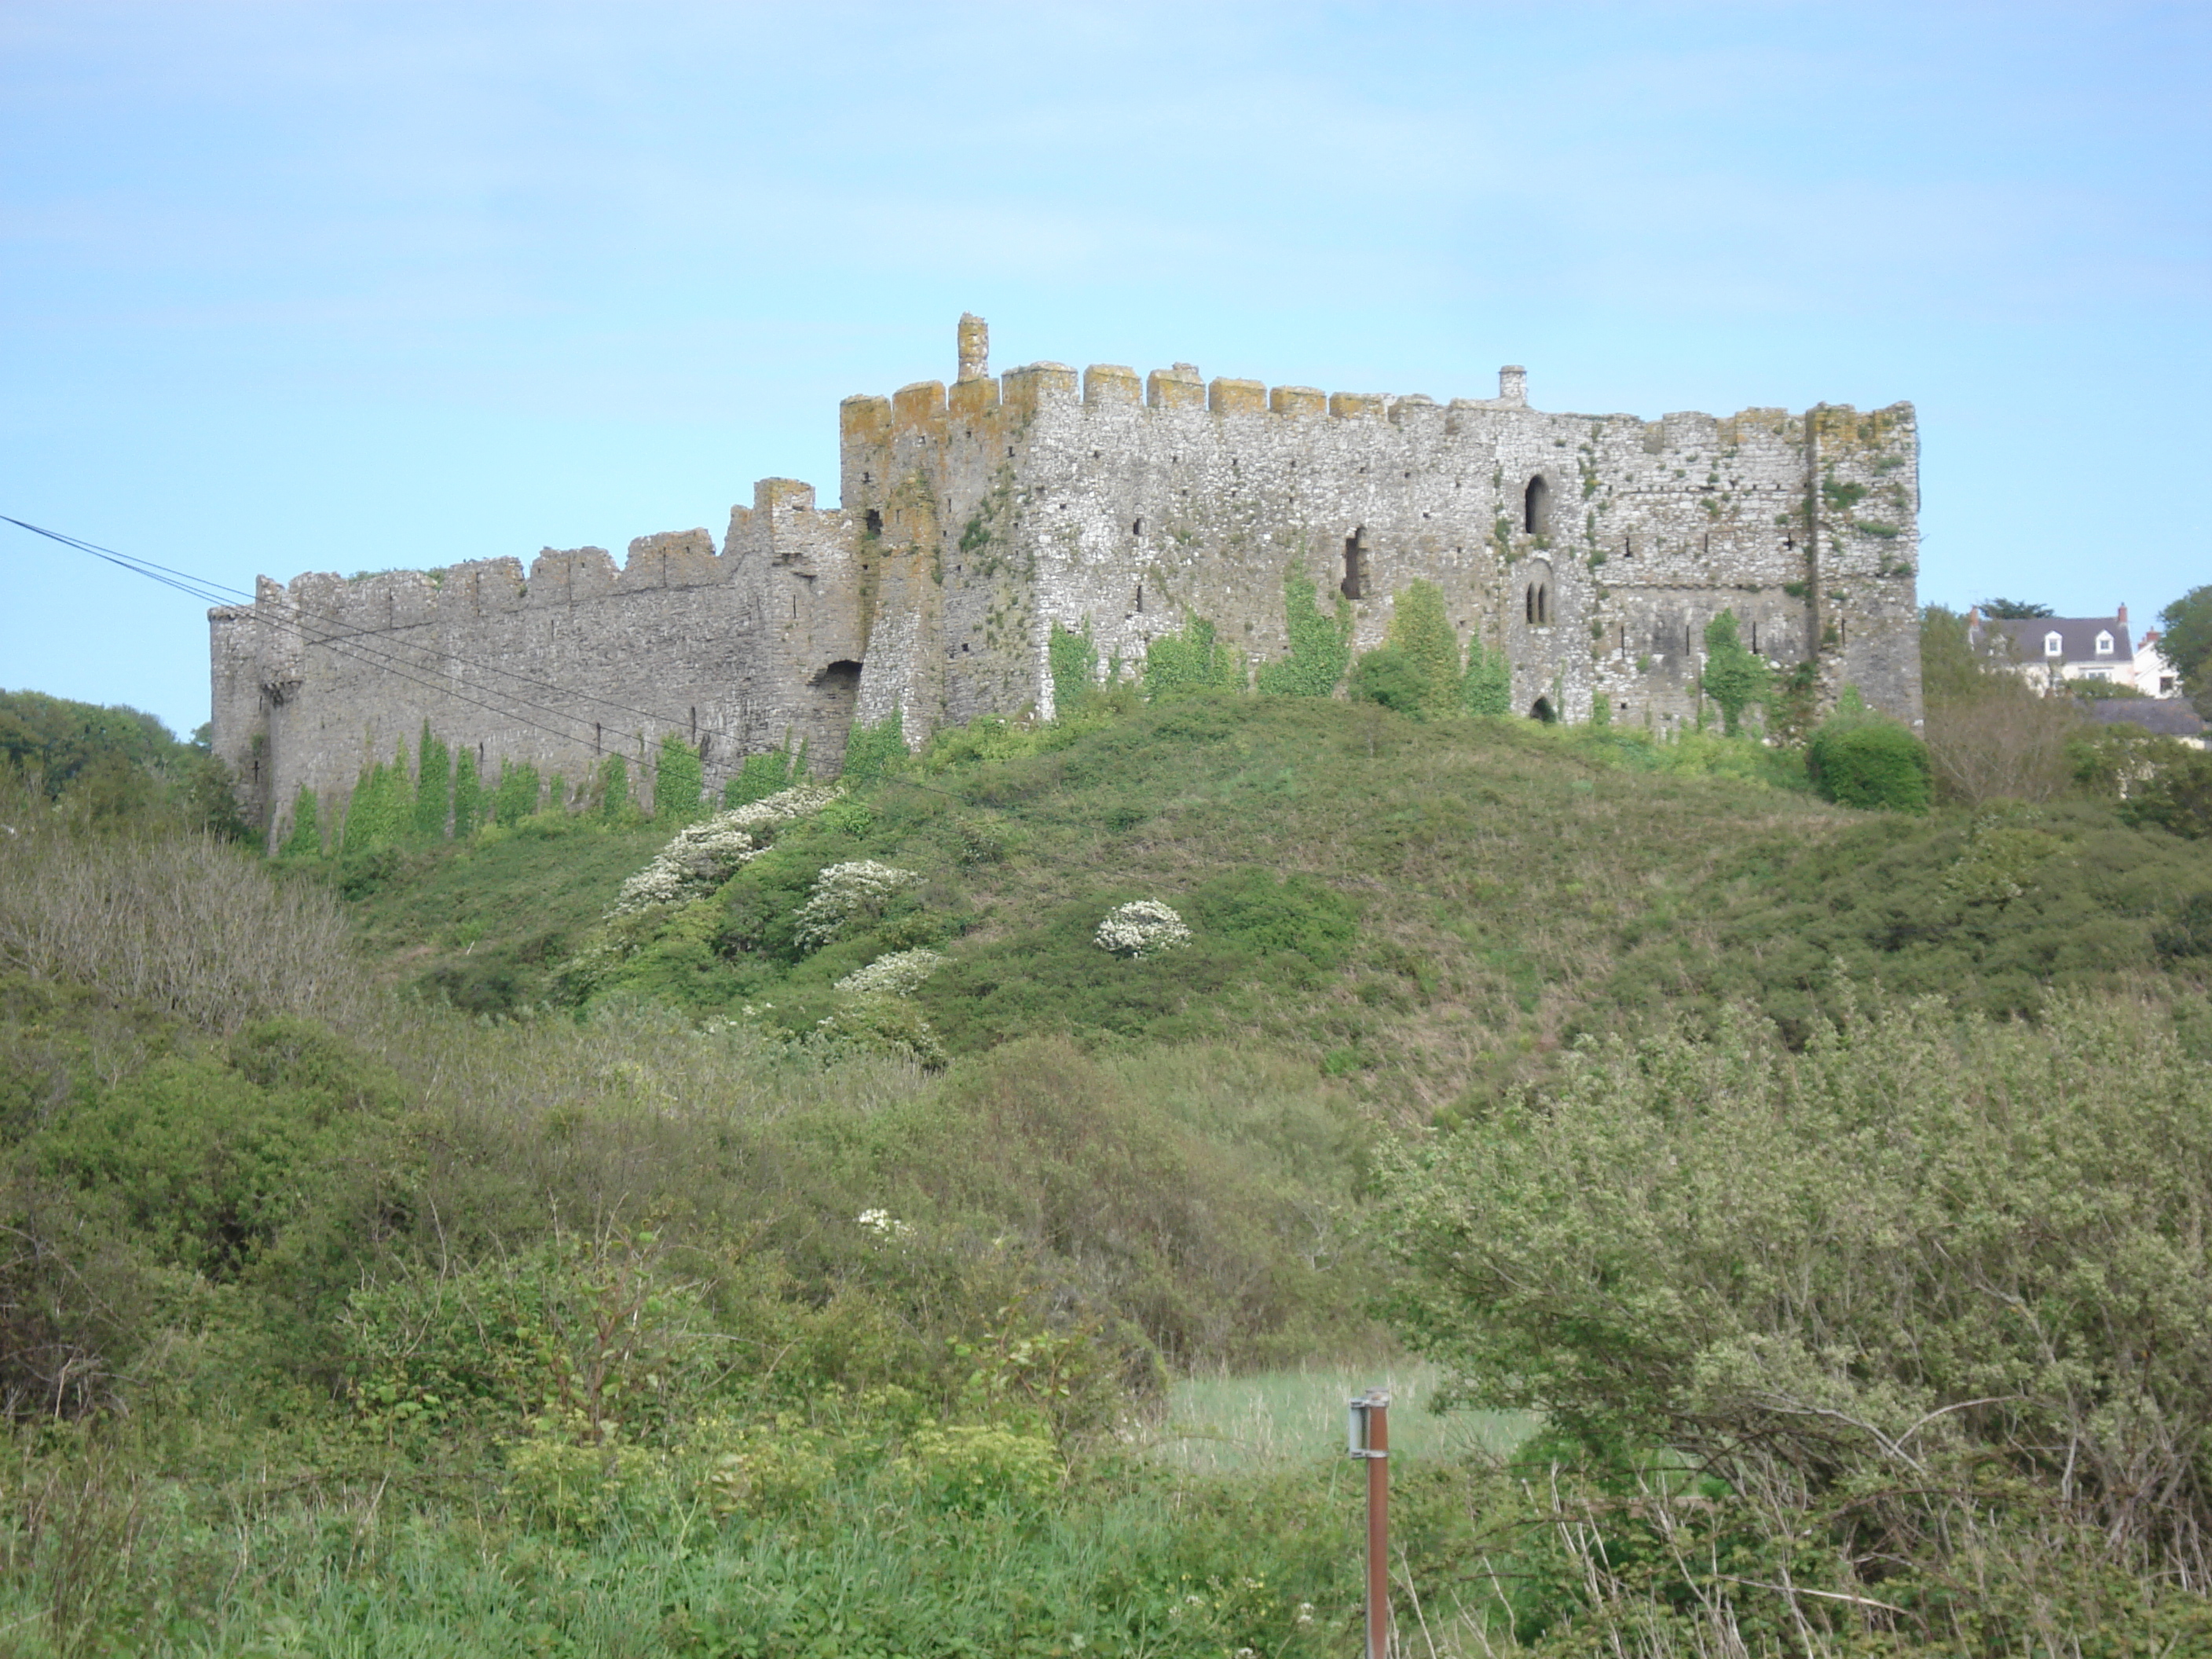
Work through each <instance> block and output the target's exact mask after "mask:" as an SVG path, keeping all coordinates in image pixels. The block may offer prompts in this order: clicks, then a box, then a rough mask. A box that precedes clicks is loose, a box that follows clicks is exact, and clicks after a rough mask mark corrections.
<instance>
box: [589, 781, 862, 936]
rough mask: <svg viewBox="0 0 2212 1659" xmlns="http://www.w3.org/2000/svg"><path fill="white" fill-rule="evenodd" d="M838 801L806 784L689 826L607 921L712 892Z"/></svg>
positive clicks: (618, 900)
mask: <svg viewBox="0 0 2212 1659" xmlns="http://www.w3.org/2000/svg"><path fill="white" fill-rule="evenodd" d="M837 798H838V788H837V787H836V786H835V785H830V784H802V785H800V786H799V787H798V788H796V789H787V790H784V791H783V792H782V793H780V794H775V795H770V796H769V797H768V798H767V799H764V800H757V801H753V802H750V803H749V804H748V805H744V806H740V807H737V808H735V809H734V810H732V811H727V812H718V813H716V814H715V815H714V817H711V818H708V819H707V820H706V821H705V822H704V823H693V824H687V825H686V826H685V827H684V829H681V830H679V831H678V832H677V836H676V838H675V839H674V840H673V841H671V842H669V843H668V845H667V846H665V847H664V848H661V849H660V851H659V853H657V854H654V855H653V862H652V863H650V864H648V865H647V866H645V868H644V869H642V870H641V871H639V872H637V873H636V874H635V875H634V876H632V877H631V878H629V880H628V881H626V882H624V883H623V884H622V890H621V891H620V892H619V893H617V895H616V896H615V903H614V908H613V909H612V910H611V911H609V912H608V915H615V916H619V915H629V914H630V913H632V912H635V911H639V910H647V909H651V908H654V907H656V906H660V905H669V904H683V903H686V902H690V900H692V899H695V898H697V897H698V896H700V895H701V894H702V893H708V892H711V891H713V890H714V889H715V888H717V887H719V886H720V885H721V884H723V883H724V882H726V881H727V880H728V879H729V878H730V877H731V875H732V873H733V872H735V871H736V870H737V869H738V867H739V866H742V865H744V864H745V863H747V862H748V861H750V860H752V859H755V858H757V857H758V856H759V855H760V854H761V853H762V852H763V850H764V849H765V848H767V847H768V845H769V842H772V841H774V840H775V836H776V835H777V833H778V832H779V831H781V829H784V828H785V827H786V826H787V825H789V824H793V823H798V822H799V820H800V819H802V818H805V817H811V816H812V815H813V814H815V813H817V812H819V811H821V810H822V809H823V807H825V806H827V805H829V803H830V802H832V801H834V800H836V799H837Z"/></svg>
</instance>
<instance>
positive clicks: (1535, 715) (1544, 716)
mask: <svg viewBox="0 0 2212 1659" xmlns="http://www.w3.org/2000/svg"><path fill="white" fill-rule="evenodd" d="M1528 718H1529V719H1530V720H1541V721H1542V722H1543V723H1544V724H1545V725H1547V726H1550V725H1553V723H1554V722H1556V721H1557V720H1559V716H1558V715H1557V714H1554V713H1553V712H1552V700H1551V699H1550V698H1549V697H1539V698H1537V699H1536V701H1535V702H1534V703H1533V704H1532V705H1530V707H1529V709H1528Z"/></svg>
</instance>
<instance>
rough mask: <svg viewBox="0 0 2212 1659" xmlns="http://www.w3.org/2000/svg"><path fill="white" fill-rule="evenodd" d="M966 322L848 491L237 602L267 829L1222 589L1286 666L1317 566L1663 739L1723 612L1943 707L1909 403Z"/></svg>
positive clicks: (863, 707)
mask: <svg viewBox="0 0 2212 1659" xmlns="http://www.w3.org/2000/svg"><path fill="white" fill-rule="evenodd" d="M987 349H988V337H987V331H986V330H985V328H984V325H983V324H982V322H981V319H977V318H974V317H964V318H963V319H961V323H960V327H959V334H958V358H957V361H958V373H957V378H956V379H955V380H954V381H953V382H952V384H951V386H946V385H945V384H944V383H943V382H941V381H938V380H921V381H917V382H915V384H914V385H912V386H907V387H904V388H903V389H902V390H901V391H899V392H896V393H895V394H894V395H892V396H891V397H890V398H881V397H866V396H863V397H854V398H847V399H846V400H845V403H844V405H843V407H842V410H841V411H840V418H841V425H842V477H841V479H840V481H839V483H840V500H841V505H840V506H839V507H836V508H825V507H821V506H819V505H817V502H816V501H815V499H814V491H813V489H811V487H810V486H808V485H806V484H803V483H795V482H793V481H792V480H790V479H786V478H769V479H765V480H763V481H762V482H761V483H758V484H757V485H755V486H754V490H753V501H752V505H751V506H750V507H735V508H733V509H732V512H731V514H730V524H729V529H728V531H727V532H726V535H725V536H724V538H723V540H722V545H721V548H720V550H719V551H717V550H716V549H715V546H714V539H713V538H712V537H711V536H710V535H709V534H708V532H707V531H705V530H703V529H702V530H690V531H682V532H671V533H668V534H665V535H657V536H647V537H642V538H639V539H638V540H636V541H634V542H632V543H631V544H630V546H629V560H628V562H626V563H625V564H623V566H622V567H621V568H617V567H616V565H615V562H614V561H613V560H612V559H611V557H609V556H608V555H607V554H606V552H605V550H602V549H599V548H596V547H586V548H580V549H576V550H571V551H567V552H556V551H555V550H551V549H550V548H549V549H547V550H545V551H544V552H542V553H540V554H539V555H538V557H537V558H536V560H535V561H533V562H532V565H531V567H530V569H529V571H528V573H527V574H525V572H524V570H523V568H522V565H521V563H520V561H518V560H515V559H512V558H501V559H487V560H483V561H480V562H473V563H469V564H462V565H455V566H453V567H451V568H447V569H444V570H432V571H390V572H386V573H383V574H376V575H369V576H362V577H357V578H356V579H354V580H346V579H344V578H342V577H338V576H335V575H319V574H311V575H303V576H300V577H297V578H295V580H293V581H292V583H291V584H290V586H279V585H278V584H276V582H273V581H270V580H267V579H266V578H264V579H263V580H261V581H260V582H259V583H258V590H257V598H256V599H255V602H254V603H253V604H252V605H240V606H227V607H223V608H222V609H218V610H216V611H211V612H210V625H211V629H212V634H213V641H212V646H213V667H214V690H215V735H216V747H217V751H218V752H219V753H220V754H221V755H222V757H223V758H224V759H225V760H226V761H228V763H230V764H231V766H232V767H233V768H234V769H235V770H236V773H237V775H238V777H239V780H240V789H241V792H242V793H243V794H244V795H245V797H246V800H245V805H246V809H247V811H249V813H250V814H252V815H254V816H257V817H258V818H259V819H260V821H261V822H263V823H265V824H269V825H270V827H271V828H272V829H278V830H281V829H282V828H283V826H282V824H281V823H276V822H275V820H276V819H277V818H278V817H281V816H282V815H283V812H284V811H286V810H287V808H288V807H289V803H290V802H291V800H292V799H294V797H295V794H296V793H297V791H298V790H299V789H300V788H301V787H302V786H305V787H310V788H313V789H314V790H315V791H316V792H317V793H318V794H319V796H320V797H321V798H322V799H324V800H325V801H329V800H331V799H335V798H336V797H338V796H342V795H343V794H344V793H345V792H346V791H348V790H349V788H350V787H352V785H353V782H354V781H355V779H356V777H357V776H358V775H360V773H361V770H362V766H363V765H364V764H365V763H368V762H369V761H372V760H388V759H389V758H390V757H392V752H393V750H394V747H395V745H396V744H398V743H399V742H402V741H405V742H408V743H410V744H411V743H412V741H413V739H414V738H415V735H416V732H418V731H419V730H420V728H421V727H422V723H423V722H424V721H425V720H428V723H429V725H430V726H431V728H432V729H433V730H434V731H435V732H437V733H438V735H439V736H440V737H441V738H445V739H446V740H447V742H449V743H452V744H454V745H455V746H456V748H457V749H458V748H459V747H460V746H463V745H465V746H467V747H469V748H471V749H472V750H474V752H475V754H476V756H477V763H478V768H479V771H480V772H481V773H482V774H483V775H484V776H485V777H486V778H487V779H489V778H490V777H492V776H494V775H496V772H497V769H498V767H499V764H500V763H501V761H502V760H507V761H515V762H524V761H526V762H529V763H532V764H533V765H535V766H537V767H538V769H540V770H541V771H542V772H546V773H558V774H561V775H564V776H566V777H567V778H568V779H569V780H571V781H580V780H581V779H583V778H585V777H586V776H588V775H591V774H592V773H593V772H594V771H595V770H596V769H598V768H599V765H600V764H601V763H602V762H603V761H604V759H605V757H606V756H608V755H610V754H618V755H622V756H623V757H627V758H628V759H629V761H630V762H631V763H633V767H634V771H635V775H637V776H639V777H640V778H641V781H648V782H649V764H650V757H652V756H653V753H654V752H655V751H656V750H657V748H658V746H659V743H660V740H661V738H663V736H664V735H665V734H666V733H667V732H676V733H678V735H679V736H681V737H682V738H683V739H684V741H685V742H687V743H691V744H695V745H696V747H697V749H698V750H699V751H700V753H701V755H702V758H703V760H704V761H705V763H706V769H707V782H708V789H709V792H710V795H711V793H714V792H718V791H719V790H720V786H721V783H722V781H724V780H725V779H726V778H727V777H728V776H729V775H732V773H733V772H734V771H735V770H736V769H737V768H738V764H739V763H740V762H741V761H742V759H743V757H744V756H745V755H747V754H749V753H755V752H758V751H760V750H766V749H769V748H774V747H780V746H782V745H785V744H795V743H797V742H798V741H799V740H800V739H804V740H805V742H806V744H808V752H809V754H810V755H811V757H812V759H813V763H814V764H815V766H816V768H817V770H821V771H823V772H834V771H835V770H836V769H837V767H838V765H839V764H840V762H841V759H842V754H843V751H844V744H845V738H846V733H847V732H848V729H849V728H850V727H851V726H852V725H853V723H854V720H856V719H857V720H861V721H866V722H868V723H871V724H872V723H876V722H879V721H882V720H885V719H887V718H888V717H890V715H891V714H894V713H896V714H899V715H900V716H901V717H902V728H903V732H904V734H905V736H906V738H907V740H908V743H910V744H917V743H919V742H921V740H922V739H923V738H926V737H927V735H928V734H929V732H931V731H932V730H933V729H934V728H936V727H937V726H940V725H943V724H945V723H947V722H953V723H958V722H963V721H965V720H969V719H971V718H973V717H974V716H975V715H977V714H985V713H991V712H995V713H1000V714H1009V715H1012V714H1018V713H1019V712H1021V711H1023V710H1024V709H1030V710H1034V711H1035V712H1036V714H1040V715H1042V716H1049V715H1050V714H1052V712H1053V684H1052V677H1051V674H1050V672H1049V670H1048V656H1047V642H1048V638H1049V635H1050V631H1051V629H1052V626H1053V624H1054V623H1058V624H1060V626H1062V627H1063V628H1066V629H1072V630H1075V631H1081V630H1083V629H1086V628H1087V629H1089V630H1090V633H1091V638H1092V640H1093V641H1094V642H1095V644H1096V646H1097V652H1098V656H1099V661H1100V665H1101V667H1100V671H1101V672H1102V673H1104V672H1107V671H1109V670H1110V669H1111V668H1112V667H1113V666H1114V665H1116V664H1118V665H1121V669H1122V671H1125V672H1126V671H1132V670H1133V668H1134V666H1135V665H1139V664H1141V662H1142V661H1143V659H1144V654H1145V648H1146V643H1147V641H1150V640H1152V638H1154V637H1155V636H1157V635H1160V634H1163V633H1166V632H1170V631H1173V630H1175V629H1179V628H1181V627H1182V625H1183V623H1184V622H1185V620H1186V618H1187V617H1203V618H1205V619H1206V620H1208V621H1210V622H1212V623H1214V625H1215V626H1216V627H1217V629H1218V630H1219V634H1220V637H1221V638H1222V639H1223V640H1225V641H1227V642H1229V643H1230V644H1231V645H1234V646H1236V647H1238V648H1239V649H1240V650H1241V651H1242V652H1243V653H1244V655H1245V658H1246V659H1247V660H1248V662H1249V663H1250V664H1251V665H1255V666H1256V665H1259V664H1262V663H1265V662H1267V661H1268V660H1270V659H1273V658H1276V657H1278V656H1280V655H1282V654H1283V653H1285V651H1286V649H1287V648H1288V647H1287V641H1286V638H1285V614H1284V603H1283V591H1284V583H1285V579H1286V578H1288V577H1292V576H1297V575H1304V576H1306V577H1309V578H1310V579H1311V580H1313V581H1314V582H1315V583H1316V586H1318V587H1319V589H1320V591H1321V592H1322V596H1323V599H1324V603H1326V601H1327V600H1328V598H1329V596H1331V595H1334V594H1341V595H1342V596H1343V597H1344V598H1345V599H1346V601H1347V602H1348V603H1349V605H1350V608H1351V613H1352V617H1353V623H1354V635H1353V643H1354V646H1355V647H1356V648H1358V649H1361V650H1365V649H1368V648H1370V647H1374V646H1376V645H1378V644H1380V643H1381V642H1382V641H1383V636H1384V634H1385V631H1386V629H1388V627H1389V617H1390V611H1391V606H1392V604H1393V600H1394V596H1395V595H1396V594H1397V593H1399V592H1402V591H1403V590H1404V589H1405V587H1406V586H1407V584H1409V583H1411V582H1413V581H1415V580H1426V581H1431V582H1433V583H1435V584H1436V585H1437V586H1438V587H1439V588H1441V589H1442V590H1443V594H1444V599H1445V605H1446V608H1447V613H1448V615H1449V617H1450V618H1451V620H1452V621H1453V623H1455V626H1456V627H1457V629H1458V631H1459V635H1460V637H1461V640H1462V644H1464V643H1465V642H1467V641H1470V640H1474V639H1480V641H1482V642H1483V643H1484V645H1485V646H1486V647H1489V648H1491V649H1493V650H1498V649H1502V650H1503V651H1504V653H1505V654H1506V656H1507V658H1508V659H1510V662H1511V664H1512V669H1513V695H1514V699H1515V704H1516V708H1520V709H1522V710H1524V711H1526V712H1528V713H1529V714H1534V715H1535V716H1537V717H1538V718H1542V719H1559V720H1571V721H1583V720H1590V719H1591V718H1592V717H1593V713H1594V710H1595V708H1596V704H1597V702H1598V700H1600V699H1603V700H1604V701H1605V702H1606V703H1607V704H1608V705H1609V708H1608V710H1607V713H1608V714H1609V715H1610V718H1611V720H1612V721H1613V723H1614V724H1615V725H1617V726H1624V727H1627V728H1630V729H1634V730H1639V731H1649V732H1654V733H1658V734H1662V735H1663V734H1665V733H1667V732H1671V731H1673V730H1675V729H1677V728H1678V727H1679V726H1680V725H1681V724H1682V723H1683V722H1685V721H1689V720H1694V719H1695V718H1696V715H1697V712H1698V690H1697V679H1698V672H1699V654H1700V652H1701V649H1702V636H1703V630H1704V629H1705V624H1706V623H1709V622H1710V621H1711V620H1712V618H1713V617H1716V616H1717V615H1718V614H1719V613H1720V612H1721V611H1723V610H1729V611H1734V612H1735V615H1736V617H1737V619H1738V621H1739V623H1741V637H1742V639H1743V641H1744V642H1745V643H1746V644H1747V645H1749V646H1751V647H1753V649H1755V650H1757V651H1758V652H1759V653H1761V654H1762V655H1764V656H1766V657H1768V658H1770V659H1773V660H1774V661H1775V662H1777V663H1778V664H1780V665H1784V667H1789V666H1791V665H1796V664H1799V663H1806V662H1809V663H1812V664H1814V666H1815V670H1816V683H1817V685H1818V687H1819V690H1820V698H1821V700H1822V701H1823V702H1827V701H1832V699H1833V697H1834V696H1836V695H1837V694H1838V692H1839V691H1840V690H1841V689H1842V688H1843V687H1844V685H1846V684H1851V685H1856V686H1857V688H1858V689H1859V690H1860V692H1861V694H1862V695H1863V696H1864V697H1865V698H1866V700H1867V702H1869V704H1871V705H1872V706H1874V707H1875V708H1879V709H1881V710H1883V711H1885V712H1887V713H1888V714H1893V715H1895V716H1897V717H1898V718H1899V719H1900V720H1905V721H1907V722H1908V723H1911V724H1912V725H1914V726H1917V724H1918V722H1919V719H1920V666H1919V650H1918V635H1917V599H1916V595H1915V584H1914V575H1915V571H1916V568H1917V552H1918V537H1917V517H1918V510H1919V494H1918V491H1919V478H1918V440H1917V430H1916V428H1915V424H1914V419H1913V411H1912V407H1911V404H1901V403H1900V404H1892V405H1891V406H1890V407H1888V408H1887V409H1882V410H1875V411H1873V412H1872V413H1869V414H1861V413H1859V412H1858V411H1857V410H1853V409H1850V408H1849V407H1847V406H1832V405H1827V404H1823V405H1820V406H1819V407H1816V408H1814V409H1812V410H1808V411H1807V412H1805V413H1803V414H1802V415H1792V414H1790V413H1788V412H1786V411H1784V410H1778V409H1750V410H1743V411H1742V412H1741V413H1739V414H1735V415H1731V416H1724V417H1719V418H1716V417H1715V416H1710V415H1695V414H1678V415H1668V416H1664V417H1662V419H1660V420H1657V421H1644V420H1639V419H1638V418H1637V417H1636V416H1630V415H1566V414H1551V413H1547V412H1544V411H1542V410H1536V409H1533V408H1531V407H1530V406H1529V404H1528V398H1527V383H1526V377H1525V376H1524V374H1523V373H1522V370H1520V369H1518V368H1506V369H1502V370H1500V371H1499V375H1498V396H1497V397H1495V398H1459V399H1455V400H1454V401H1453V402H1451V403H1449V404H1438V403H1436V402H1434V401H1433V400H1432V399H1431V398H1425V397H1421V396H1418V395H1408V396H1382V395H1376V394H1370V393H1364V392H1335V393H1323V392H1319V391H1316V390H1314V389H1313V388H1311V387H1308V386H1275V387H1273V388H1270V387H1267V386H1263V385H1262V384H1261V382H1259V381H1257V380H1212V381H1211V382H1209V381H1207V380H1205V379H1204V378H1203V377H1202V376H1201V375H1200V373H1199V371H1198V370H1197V369H1196V368H1194V367H1192V366H1191V365H1190V364H1188V363H1177V364H1176V365H1175V366H1174V367H1173V368H1165V369H1159V370H1156V371H1154V372H1153V373H1152V374H1148V375H1146V376H1144V377H1143V378H1142V379H1139V376H1138V374H1136V372H1135V371H1134V370H1133V369H1129V368H1120V367H1117V366H1115V365H1112V364H1095V365H1093V366H1092V367H1091V368H1088V369H1086V370H1085V371H1084V372H1083V373H1082V374H1080V375H1079V374H1077V373H1076V371H1075V370H1074V369H1073V368H1067V367H1066V366H1065V365H1063V364H1060V363H1050V362H1046V363H1032V364H1030V365H1029V366H1028V367H1027V368H1018V369H1013V370H1012V371H1010V372H1008V373H1006V374H1003V375H1000V376H998V377H996V378H994V377H993V376H992V375H991V374H989V373H988V369H987Z"/></svg>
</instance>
